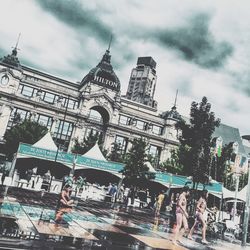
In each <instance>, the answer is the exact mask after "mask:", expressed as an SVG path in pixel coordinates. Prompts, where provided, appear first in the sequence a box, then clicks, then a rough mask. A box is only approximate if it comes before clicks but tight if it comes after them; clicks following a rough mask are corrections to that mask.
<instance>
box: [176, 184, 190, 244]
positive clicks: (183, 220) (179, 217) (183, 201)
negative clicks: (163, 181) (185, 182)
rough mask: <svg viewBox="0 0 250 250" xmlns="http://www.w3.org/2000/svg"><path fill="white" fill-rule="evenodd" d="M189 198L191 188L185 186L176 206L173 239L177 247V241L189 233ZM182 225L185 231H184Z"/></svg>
mask: <svg viewBox="0 0 250 250" xmlns="http://www.w3.org/2000/svg"><path fill="white" fill-rule="evenodd" d="M188 196H189V187H188V186H185V187H183V189H182V193H181V194H180V196H179V199H178V201H177V204H176V223H177V225H176V228H175V233H174V238H173V244H175V245H177V240H178V241H179V239H180V238H181V237H182V235H183V233H184V232H186V233H187V232H188V221H187V219H188V213H187V197H188ZM182 225H183V227H184V230H182Z"/></svg>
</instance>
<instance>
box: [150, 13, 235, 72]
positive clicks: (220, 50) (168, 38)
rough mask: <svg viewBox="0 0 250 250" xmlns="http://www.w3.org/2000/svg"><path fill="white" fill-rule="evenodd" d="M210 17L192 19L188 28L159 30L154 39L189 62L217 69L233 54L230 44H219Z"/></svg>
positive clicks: (204, 15)
mask: <svg viewBox="0 0 250 250" xmlns="http://www.w3.org/2000/svg"><path fill="white" fill-rule="evenodd" d="M209 21H210V16H209V15H207V14H199V15H196V16H194V17H192V18H191V19H190V20H189V23H188V25H187V26H186V27H180V28H177V29H175V30H173V29H172V30H170V29H165V30H158V31H156V32H155V33H154V39H156V40H157V41H158V42H160V43H161V44H162V45H164V46H165V47H167V48H168V49H169V48H171V49H174V50H176V51H178V52H180V54H181V55H182V56H183V57H184V58H185V59H186V60H188V61H192V62H194V63H196V64H198V65H200V66H201V67H204V68H210V69H217V68H220V67H222V66H223V65H224V64H225V62H226V59H227V58H228V57H229V56H230V55H231V54H232V52H233V47H232V46H231V44H229V43H228V42H217V41H216V40H215V39H214V37H213V35H212V34H211V33H210V31H209Z"/></svg>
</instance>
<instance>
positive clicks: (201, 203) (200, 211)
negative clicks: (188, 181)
mask: <svg viewBox="0 0 250 250" xmlns="http://www.w3.org/2000/svg"><path fill="white" fill-rule="evenodd" d="M207 198H208V191H207V190H203V191H202V193H201V197H200V199H199V200H198V202H197V206H196V213H195V221H194V225H193V227H192V228H191V230H190V232H189V235H188V238H189V239H190V240H192V239H193V238H192V234H193V233H194V230H195V227H196V226H197V225H198V224H199V223H201V224H202V240H201V242H202V243H203V244H208V241H207V240H206V230H207V222H206V220H205V217H204V212H205V211H206V209H207Z"/></svg>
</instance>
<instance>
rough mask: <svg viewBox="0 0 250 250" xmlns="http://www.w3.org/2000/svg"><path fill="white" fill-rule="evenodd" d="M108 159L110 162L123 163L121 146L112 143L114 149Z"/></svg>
mask: <svg viewBox="0 0 250 250" xmlns="http://www.w3.org/2000/svg"><path fill="white" fill-rule="evenodd" d="M108 159H109V160H110V161H115V162H123V156H122V150H121V145H120V144H118V143H116V142H113V143H112V148H111V152H110V154H109V155H108Z"/></svg>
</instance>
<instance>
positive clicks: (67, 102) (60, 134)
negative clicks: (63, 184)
mask: <svg viewBox="0 0 250 250" xmlns="http://www.w3.org/2000/svg"><path fill="white" fill-rule="evenodd" d="M61 99H62V97H59V99H58V102H61ZM68 105H69V95H68V96H67V99H66V102H65V111H64V116H63V122H62V125H61V128H60V133H59V138H60V139H61V137H62V132H63V127H64V123H65V121H66V115H67V111H68ZM59 150H60V144H59V145H58V147H57V151H56V156H55V163H56V161H57V157H58V153H59ZM51 183H52V176H51V179H50V183H49V188H48V190H49V191H50V188H51Z"/></svg>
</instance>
